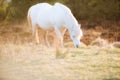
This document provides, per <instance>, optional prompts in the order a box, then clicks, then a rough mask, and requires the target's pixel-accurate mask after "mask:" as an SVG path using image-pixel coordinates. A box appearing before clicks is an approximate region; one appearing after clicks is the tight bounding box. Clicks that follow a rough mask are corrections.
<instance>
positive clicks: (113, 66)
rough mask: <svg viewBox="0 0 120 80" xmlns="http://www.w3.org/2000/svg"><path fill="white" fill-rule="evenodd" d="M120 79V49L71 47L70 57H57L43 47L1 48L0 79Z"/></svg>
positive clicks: (15, 45) (5, 45) (4, 46)
mask: <svg viewBox="0 0 120 80" xmlns="http://www.w3.org/2000/svg"><path fill="white" fill-rule="evenodd" d="M64 51H65V49H64V50H63V52H64ZM58 52H62V49H61V51H58ZM58 56H59V55H57V57H58ZM60 56H61V55H60ZM119 79H120V49H109V48H100V47H95V46H88V47H81V48H79V49H75V48H69V51H68V52H67V57H61V58H56V51H55V49H53V48H46V47H44V46H41V45H31V44H4V45H1V46H0V80H119Z"/></svg>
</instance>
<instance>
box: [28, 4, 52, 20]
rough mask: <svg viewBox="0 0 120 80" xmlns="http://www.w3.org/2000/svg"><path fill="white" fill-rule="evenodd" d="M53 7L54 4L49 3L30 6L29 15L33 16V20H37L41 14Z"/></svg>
mask: <svg viewBox="0 0 120 80" xmlns="http://www.w3.org/2000/svg"><path fill="white" fill-rule="evenodd" d="M51 7H52V6H51V5H50V4H48V3H38V4H36V5H33V6H32V7H30V8H29V10H28V15H29V16H30V17H31V20H32V21H35V22H36V21H37V18H38V17H39V15H40V14H41V13H43V12H45V10H47V9H49V8H51Z"/></svg>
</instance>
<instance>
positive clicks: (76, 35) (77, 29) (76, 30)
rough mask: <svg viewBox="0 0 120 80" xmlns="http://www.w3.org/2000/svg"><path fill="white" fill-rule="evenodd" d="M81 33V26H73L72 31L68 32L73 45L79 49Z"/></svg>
mask: <svg viewBox="0 0 120 80" xmlns="http://www.w3.org/2000/svg"><path fill="white" fill-rule="evenodd" d="M82 35H83V33H82V30H81V25H80V24H78V25H77V26H74V27H73V28H72V30H70V37H71V39H72V41H73V43H74V46H75V47H77V48H78V47H79V46H80V39H81V37H82Z"/></svg>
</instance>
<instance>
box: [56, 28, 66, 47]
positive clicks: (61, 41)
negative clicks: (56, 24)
mask: <svg viewBox="0 0 120 80" xmlns="http://www.w3.org/2000/svg"><path fill="white" fill-rule="evenodd" d="M55 33H56V35H57V38H58V40H59V43H60V47H62V48H63V47H64V46H63V35H62V34H61V32H60V30H59V29H58V28H55Z"/></svg>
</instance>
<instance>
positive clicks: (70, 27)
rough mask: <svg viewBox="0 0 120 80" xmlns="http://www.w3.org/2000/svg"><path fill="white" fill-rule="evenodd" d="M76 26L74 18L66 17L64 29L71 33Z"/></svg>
mask: <svg viewBox="0 0 120 80" xmlns="http://www.w3.org/2000/svg"><path fill="white" fill-rule="evenodd" d="M77 24H78V22H77V20H76V19H75V18H74V16H73V15H72V16H68V18H67V20H66V28H67V29H68V30H69V31H71V30H73V29H74V28H75V27H76V25H77Z"/></svg>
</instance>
